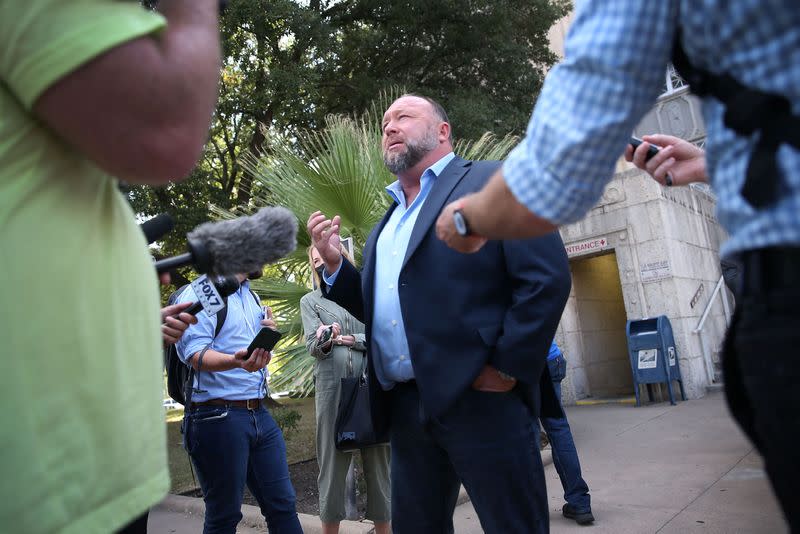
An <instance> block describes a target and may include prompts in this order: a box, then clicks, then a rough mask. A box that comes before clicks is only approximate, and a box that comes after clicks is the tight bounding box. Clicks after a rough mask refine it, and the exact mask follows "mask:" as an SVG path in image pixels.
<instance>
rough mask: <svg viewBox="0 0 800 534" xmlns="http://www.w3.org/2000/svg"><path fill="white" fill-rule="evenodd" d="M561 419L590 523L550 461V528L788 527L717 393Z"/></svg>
mask: <svg viewBox="0 0 800 534" xmlns="http://www.w3.org/2000/svg"><path fill="white" fill-rule="evenodd" d="M567 415H568V417H569V420H570V424H571V426H572V429H573V433H574V436H575V442H576V443H577V445H578V450H579V453H580V458H581V464H582V467H583V473H584V477H585V478H586V481H587V482H588V483H589V487H590V489H591V492H592V509H593V512H594V516H595V518H596V521H595V523H594V525H593V526H591V527H580V526H578V525H576V524H575V523H574V522H573V521H569V520H567V519H564V518H563V517H562V516H561V506H562V504H563V491H562V489H561V484H560V482H559V480H558V475H557V474H556V472H555V469H554V468H553V466H552V465H548V466H546V467H545V476H546V477H547V491H548V495H549V499H550V530H551V532H553V533H554V534H558V533H561V532H577V531H581V532H584V534H586V533H587V532H592V533H597V534H600V533H614V534H627V533H631V534H634V533H635V534H640V533H656V532H658V533H664V534H666V533H679V532H680V533H684V532H690V533H692V532H698V533H699V532H702V533H728V532H741V533H749V532H752V533H761V532H770V533H781V532H788V528H787V527H786V524H785V522H784V520H783V518H782V516H781V513H780V511H779V509H778V505H777V502H776V501H775V498H774V497H773V495H772V492H771V490H770V488H769V484H768V481H767V479H766V475H765V473H764V470H763V467H762V465H761V460H760V458H759V457H758V455H757V454H756V453H755V452H754V451H753V448H752V446H751V445H750V443H749V442H748V441H747V440H746V439H745V437H744V435H743V434H742V433H741V432H740V431H739V429H738V427H736V425H735V423H734V422H733V420H732V419H731V418H730V416H729V415H728V412H727V408H726V407H725V401H724V398H723V397H722V395H721V394H719V393H715V394H712V395H709V396H707V397H705V398H703V399H699V400H693V401H686V402H679V403H678V405H677V406H670V405H669V403H661V404H656V405H651V406H643V407H641V408H634V407H632V406H629V405H625V404H607V405H594V406H575V407H570V408H567ZM545 456H547V455H545ZM251 509H252V510H251ZM202 511H203V503H202V500H200V499H190V498H187V497H176V496H170V497H168V498H167V500H165V502H164V503H162V505H160V506H158V507H156V508H155V509H154V510H153V512H152V513H151V518H150V532H151V533H154V534H160V533H162V532H163V533H174V534H184V533H186V534H189V533H196V532H202ZM243 514H244V515H245V519H244V520H243V521H242V523H241V525H240V527H239V532H240V533H246V534H250V533H256V532H266V528H265V527H264V526H263V520H262V519H261V517H260V514H259V513H258V509H256V508H254V507H243ZM301 523H302V524H303V528H304V529H305V531H306V532H307V533H308V534H310V533H312V532H318V531H319V519H318V518H316V517H314V516H301ZM342 527H343V528H342V530H341V532H342V534H346V533H364V534H366V533H368V532H370V531H371V530H372V528H371V525H370V524H369V523H366V522H365V523H359V522H343V523H342ZM585 529H590V530H585ZM455 531H456V533H457V534H472V533H480V532H482V529H481V527H480V524H479V523H478V519H477V516H476V514H475V510H474V509H473V507H472V505H471V503H469V502H468V501H467V502H465V503H464V504H461V505H459V506H458V507H457V508H456V513H455Z"/></svg>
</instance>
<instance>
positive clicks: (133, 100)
mask: <svg viewBox="0 0 800 534" xmlns="http://www.w3.org/2000/svg"><path fill="white" fill-rule="evenodd" d="M160 10H161V11H162V13H163V14H164V16H165V17H166V18H167V27H166V28H165V29H164V30H163V31H162V32H161V33H159V34H157V35H153V36H148V37H142V38H139V39H134V40H132V41H129V42H127V43H124V44H122V45H120V46H117V47H116V48H113V49H111V50H109V51H107V52H105V53H103V54H101V55H100V56H98V57H96V58H94V59H92V60H91V61H89V62H88V63H86V64H85V65H83V66H82V67H80V68H79V69H77V70H75V71H74V72H72V73H70V74H68V75H67V76H65V77H64V78H62V79H60V80H59V81H58V82H56V83H55V84H53V85H52V86H51V87H49V88H48V89H47V90H46V91H45V92H44V93H43V94H42V95H41V96H40V97H39V98H38V100H37V101H36V102H35V103H34V107H33V110H34V113H35V114H36V115H37V116H38V117H39V118H40V119H41V120H42V122H44V123H45V124H46V125H47V126H48V127H49V128H50V129H51V130H53V131H54V132H55V133H56V134H58V135H59V136H60V137H61V138H63V139H64V140H65V141H66V142H67V143H68V144H70V145H72V146H73V147H74V148H75V149H77V150H79V151H80V152H81V153H83V154H85V155H86V156H88V157H89V158H90V159H91V160H93V161H94V162H95V163H96V164H97V165H98V166H99V167H100V168H102V169H103V170H105V171H106V172H108V173H109V174H111V175H113V176H116V177H118V178H120V179H123V180H125V181H128V182H131V183H143V184H153V185H160V184H165V183H167V182H168V181H174V180H179V179H182V178H184V177H185V176H186V175H187V174H188V173H189V172H190V171H191V169H192V168H193V167H194V165H195V163H196V162H197V159H198V158H199V156H200V153H201V150H202V148H203V145H204V144H205V141H206V138H207V135H208V128H209V124H210V121H211V114H212V112H213V110H214V106H215V104H216V101H217V86H218V83H219V71H220V61H221V59H220V55H221V52H220V44H219V30H218V12H217V10H218V0H162V1H161V2H160Z"/></svg>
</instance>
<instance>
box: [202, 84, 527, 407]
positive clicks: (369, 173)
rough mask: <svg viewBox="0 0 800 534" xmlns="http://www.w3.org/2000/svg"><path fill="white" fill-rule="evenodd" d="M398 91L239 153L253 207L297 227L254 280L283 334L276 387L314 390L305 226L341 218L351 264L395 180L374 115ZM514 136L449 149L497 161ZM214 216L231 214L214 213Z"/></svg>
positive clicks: (490, 137)
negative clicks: (284, 249) (289, 248)
mask: <svg viewBox="0 0 800 534" xmlns="http://www.w3.org/2000/svg"><path fill="white" fill-rule="evenodd" d="M395 96H397V94H396V93H395V94H385V95H382V97H381V98H380V99H378V100H377V101H376V102H375V103H374V104H373V106H372V108H371V110H370V111H369V112H368V113H366V114H365V115H364V116H363V117H362V118H360V119H352V118H346V117H331V118H329V120H328V123H327V126H326V128H325V129H324V130H322V131H319V132H311V133H309V134H308V135H307V136H306V137H305V138H303V139H301V140H298V141H297V142H296V143H294V144H292V143H289V142H285V143H280V144H278V145H277V146H275V147H271V150H270V153H269V154H268V155H266V154H262V155H259V156H255V155H250V156H249V157H245V161H244V163H243V166H244V168H245V170H246V172H248V173H250V174H251V176H252V177H253V184H254V195H253V200H254V205H255V207H256V208H257V207H262V206H267V205H282V206H285V207H287V208H288V209H290V210H291V211H292V212H293V213H294V214H295V215H296V216H297V220H298V223H299V225H300V228H301V230H300V232H299V234H298V239H297V241H298V243H297V244H298V247H297V250H295V252H294V253H292V254H291V255H289V256H287V257H286V258H284V259H282V260H281V261H279V262H278V263H276V264H274V265H272V266H270V267H268V268H267V270H266V271H265V274H264V277H263V278H261V279H259V280H255V281H254V282H253V286H254V288H255V290H256V291H257V292H258V293H259V294H261V295H262V297H264V298H265V299H267V300H268V301H269V302H270V303H271V304H272V307H273V310H274V312H275V317H276V319H277V321H278V327H279V329H280V330H281V331H283V332H284V338H283V340H282V341H281V344H280V348H279V349H278V350H277V351H276V354H275V358H274V359H273V362H272V363H271V364H270V370H271V372H272V378H271V385H272V388H273V390H275V391H290V392H291V393H292V395H293V396H308V395H310V394H311V393H312V392H313V390H314V385H313V380H312V372H313V363H314V360H313V359H312V358H311V357H310V356H309V355H308V352H307V351H306V347H305V340H304V337H303V326H302V321H301V318H300V298H301V297H302V296H303V295H305V294H306V293H307V292H309V291H310V290H311V287H310V280H311V271H310V267H309V265H308V257H307V255H306V248H307V247H308V245H309V244H310V239H309V236H308V234H307V232H305V231H304V230H303V228H305V223H306V220H307V219H308V216H309V214H311V213H312V212H314V211H316V210H320V209H321V210H322V211H323V212H325V213H326V214H327V215H328V216H333V215H340V216H341V218H342V224H341V234H342V237H344V238H346V237H352V238H353V242H354V247H355V251H356V258H355V259H356V263H358V264H360V262H361V250H362V248H363V246H364V242H365V241H366V238H367V236H368V235H369V232H370V231H371V230H372V228H373V227H374V226H375V224H377V223H378V222H379V221H380V219H381V217H383V214H384V213H385V212H386V209H387V208H388V206H389V196H388V195H387V194H386V192H385V190H384V188H385V187H386V186H387V185H388V184H390V183H391V182H393V181H394V180H395V179H396V178H395V177H394V176H393V175H392V174H391V173H390V172H389V171H388V170H387V169H386V167H385V166H384V164H383V157H382V153H381V146H380V138H381V132H380V126H379V125H380V117H382V114H383V112H382V111H380V110H383V109H386V108H387V107H388V106H389V104H390V103H391V102H392V101H393V100H394V97H395ZM515 144H516V138H514V137H512V136H506V137H505V138H503V139H497V138H495V136H493V135H492V134H490V133H487V134H484V135H483V136H482V137H481V138H480V139H478V140H477V141H473V142H468V141H459V142H458V143H456V146H455V151H456V153H457V154H460V155H462V156H463V157H465V158H467V159H502V158H503V157H505V155H506V154H507V153H508V152H509V150H510V149H511V148H512V147H513V146H514V145H515ZM214 211H215V212H216V214H217V215H218V216H222V217H226V216H228V217H229V216H231V214H230V213H229V212H225V211H224V210H219V209H215V210H214Z"/></svg>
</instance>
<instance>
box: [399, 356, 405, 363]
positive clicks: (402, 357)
mask: <svg viewBox="0 0 800 534" xmlns="http://www.w3.org/2000/svg"><path fill="white" fill-rule="evenodd" d="M405 359H406V355H405V354H401V355H400V361H401V362H402V361H404V360H405Z"/></svg>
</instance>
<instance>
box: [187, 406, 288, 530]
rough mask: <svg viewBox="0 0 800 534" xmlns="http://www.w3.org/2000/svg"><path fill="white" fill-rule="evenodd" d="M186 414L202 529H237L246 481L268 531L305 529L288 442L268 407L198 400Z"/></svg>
mask: <svg viewBox="0 0 800 534" xmlns="http://www.w3.org/2000/svg"><path fill="white" fill-rule="evenodd" d="M186 417H187V420H186V421H185V423H186V425H185V434H184V445H185V447H186V450H187V451H188V452H189V456H190V457H191V459H192V463H193V464H194V467H195V469H196V470H197V476H198V478H199V479H200V487H201V488H202V490H203V500H204V501H205V503H206V515H205V525H204V528H203V532H204V533H205V534H216V533H228V534H235V532H236V525H237V524H238V523H239V521H241V519H242V511H241V508H242V495H243V493H244V485H245V483H246V484H247V487H248V488H250V492H251V493H252V494H253V496H254V497H255V498H256V500H257V501H258V504H259V506H260V507H261V513H262V514H263V515H264V519H265V520H266V521H267V526H268V527H269V532H270V534H284V533H290V534H295V533H296V534H302V532H303V531H302V529H301V528H300V521H299V519H298V518H297V512H296V510H295V493H294V488H293V487H292V482H291V480H290V479H289V466H288V465H287V463H286V444H285V443H284V441H283V435H282V434H281V430H280V428H278V425H277V424H276V423H275V420H274V419H273V418H272V416H271V415H270V413H269V412H268V411H267V410H266V409H264V408H263V407H260V408H259V409H257V410H252V411H251V410H248V409H246V408H237V407H226V406H199V407H196V408H193V409H192V410H191V411H190V412H189V413H188V414H187V416H186Z"/></svg>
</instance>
